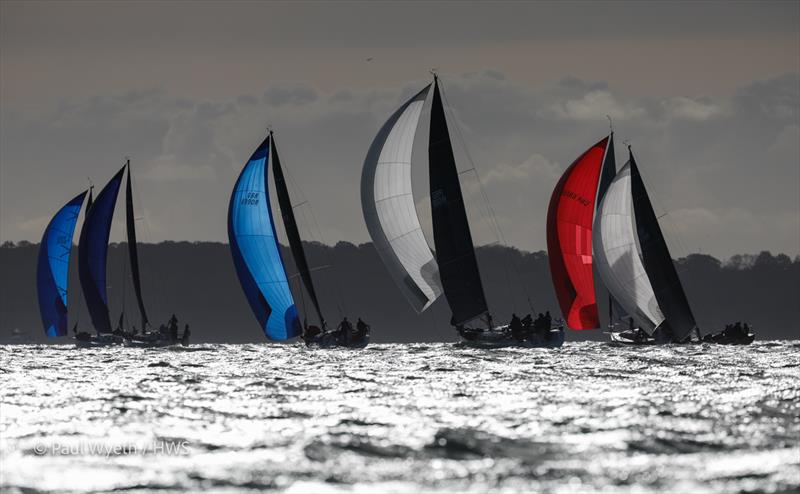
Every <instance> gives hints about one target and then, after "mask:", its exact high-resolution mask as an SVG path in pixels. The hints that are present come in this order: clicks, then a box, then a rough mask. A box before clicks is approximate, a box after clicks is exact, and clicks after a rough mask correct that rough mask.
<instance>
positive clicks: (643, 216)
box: [629, 153, 697, 341]
mask: <svg viewBox="0 0 800 494" xmlns="http://www.w3.org/2000/svg"><path fill="white" fill-rule="evenodd" d="M629 163H630V169H631V195H632V197H633V211H634V218H635V220H636V221H635V224H636V231H637V234H638V238H639V248H640V249H641V253H642V262H643V264H644V268H645V270H646V271H647V275H648V277H649V278H650V282H651V283H652V285H653V289H654V291H655V295H656V298H657V299H658V305H659V307H661V310H662V312H663V313H664V317H665V318H666V320H667V325H668V328H669V329H670V330H671V332H672V337H673V338H674V339H675V340H678V341H680V340H683V339H684V338H686V337H687V336H689V334H690V333H691V332H692V331H693V330H694V329H695V327H696V326H697V323H696V322H695V319H694V315H693V314H692V309H691V308H690V307H689V302H688V300H687V299H686V293H684V291H683V285H681V280H680V279H679V278H678V272H677V271H675V265H674V264H673V263H672V256H670V253H669V249H668V248H667V243H666V241H665V240H664V234H663V233H662V232H661V228H660V227H659V226H658V219H657V218H656V214H655V212H654V211H653V205H652V204H651V203H650V198H649V197H648V195H647V190H646V189H645V187H644V182H643V181H642V177H641V175H640V174H639V169H638V168H637V166H636V160H635V159H634V157H633V153H631V154H630V161H629ZM665 329H666V328H665Z"/></svg>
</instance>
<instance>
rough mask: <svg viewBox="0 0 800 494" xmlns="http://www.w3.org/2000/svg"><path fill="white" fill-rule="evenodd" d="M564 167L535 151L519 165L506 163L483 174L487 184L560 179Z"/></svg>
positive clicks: (484, 181)
mask: <svg viewBox="0 0 800 494" xmlns="http://www.w3.org/2000/svg"><path fill="white" fill-rule="evenodd" d="M563 171H564V168H563V167H562V166H561V165H560V164H559V163H556V162H554V161H551V160H549V159H547V158H546V157H544V156H542V155H541V154H538V153H534V154H532V155H531V156H530V157H529V158H528V159H526V160H525V161H523V162H522V163H519V164H517V165H509V164H506V163H502V164H499V165H497V166H495V167H493V168H491V169H490V170H489V171H488V172H487V173H485V174H484V176H483V183H484V184H485V185H492V184H502V183H507V182H517V183H519V182H520V181H522V182H527V181H530V180H534V179H537V178H538V179H545V180H548V179H550V180H552V179H555V180H558V178H559V177H560V176H561V173H563Z"/></svg>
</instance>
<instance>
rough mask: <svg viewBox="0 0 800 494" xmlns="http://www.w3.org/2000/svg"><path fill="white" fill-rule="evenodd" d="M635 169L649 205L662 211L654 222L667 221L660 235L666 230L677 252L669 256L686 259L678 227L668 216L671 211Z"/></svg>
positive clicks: (686, 251) (672, 218) (687, 253)
mask: <svg viewBox="0 0 800 494" xmlns="http://www.w3.org/2000/svg"><path fill="white" fill-rule="evenodd" d="M637 169H638V170H639V177H640V178H641V179H642V182H643V183H644V184H645V188H646V189H647V190H648V191H649V192H648V194H647V195H648V196H649V197H650V201H651V203H655V205H656V206H657V207H658V209H659V210H660V211H663V213H662V214H661V215H660V216H656V220H659V219H661V218H663V217H665V216H666V217H667V221H665V222H664V227H666V228H662V234H663V233H664V231H665V230H666V232H667V233H668V234H669V239H670V240H672V242H673V243H674V244H675V245H674V247H675V248H676V249H675V250H677V252H675V253H673V252H670V255H671V256H672V255H675V254H677V257H676V259H678V258H681V257H687V256H688V255H689V251H688V249H687V244H686V242H684V240H683V238H682V236H681V235H680V234H679V233H678V231H679V230H678V226H677V224H676V223H675V222H674V221H673V220H674V216H673V215H670V212H671V211H669V209H667V208H666V207H665V206H664V204H663V203H662V202H661V201H660V200H659V198H658V196H656V195H654V194H653V191H654V189H653V188H652V186H651V183H650V181H649V180H647V179H646V177H645V175H644V173H642V169H641V168H640V167H638V166H637ZM659 228H661V225H660V224H659ZM664 242H667V236H666V235H665V236H664ZM667 248H669V243H667Z"/></svg>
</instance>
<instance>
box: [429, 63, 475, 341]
mask: <svg viewBox="0 0 800 494" xmlns="http://www.w3.org/2000/svg"><path fill="white" fill-rule="evenodd" d="M428 161H429V164H428V166H429V174H430V194H431V196H430V197H431V215H432V218H433V239H434V245H435V247H436V261H437V262H438V264H439V275H440V278H441V281H442V287H443V289H444V294H445V297H446V298H447V302H448V303H449V304H450V309H451V310H452V312H453V317H452V319H451V322H452V323H454V324H456V325H460V324H463V323H465V322H467V321H469V320H472V319H475V318H476V317H478V316H481V315H484V314H487V315H488V312H489V309H488V307H487V304H486V296H485V295H484V291H483V283H481V276H480V271H479V269H478V261H477V259H476V258H475V246H474V245H473V243H472V234H471V233H470V229H469V221H468V219H467V211H466V209H465V207H464V197H463V195H462V193H461V184H460V183H459V180H458V169H457V168H456V161H455V157H454V156H453V146H452V143H451V142H450V133H449V132H448V129H447V119H446V117H445V113H444V107H443V106H442V98H441V95H440V93H439V78H438V77H437V76H436V75H434V83H433V101H432V103H431V123H430V139H429V142H428Z"/></svg>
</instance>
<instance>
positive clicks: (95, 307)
mask: <svg viewBox="0 0 800 494" xmlns="http://www.w3.org/2000/svg"><path fill="white" fill-rule="evenodd" d="M126 169H127V170H128V175H127V183H126V199H125V217H126V229H127V240H128V253H129V262H130V268H131V280H132V283H133V288H134V293H135V295H136V301H137V305H138V308H139V314H140V316H141V326H140V329H141V331H142V332H141V333H137V331H136V328H135V327H131V328H125V327H124V322H125V317H124V307H123V313H122V314H120V317H119V323H118V325H117V328H114V329H112V327H111V317H110V312H109V307H108V293H107V289H106V286H107V282H106V281H107V280H106V272H107V260H108V240H109V236H110V233H111V222H112V220H113V217H114V209H115V207H116V203H117V197H118V195H119V189H120V186H121V185H122V178H123V175H124V174H125V170H126ZM78 277H79V279H80V283H81V288H82V291H83V295H84V299H85V301H86V307H87V309H88V310H89V316H90V318H91V321H92V326H93V327H94V329H95V331H96V334H95V335H92V334H90V333H89V332H87V331H81V332H77V331H76V329H77V323H76V327H75V328H73V331H76V334H75V343H76V345H78V346H82V347H94V346H109V345H121V344H131V343H135V346H166V345H171V344H177V343H181V341H179V340H177V339H175V340H173V339H171V338H170V337H169V335H168V334H167V333H166V332H160V331H159V332H156V331H151V330H150V323H149V320H148V318H147V312H146V311H145V306H144V301H143V298H142V289H141V276H140V272H139V257H138V249H137V241H136V225H135V220H134V212H133V194H132V186H131V171H130V161H127V162H126V164H125V166H123V167H122V168H120V170H119V171H118V172H117V173H116V174H115V175H114V176H113V177H112V178H111V180H110V181H109V182H108V184H106V186H105V187H103V190H101V191H100V193H99V194H98V195H97V197H96V198H95V199H94V201H92V195H91V191H90V193H89V200H88V201H87V207H86V216H85V218H84V222H83V226H82V228H81V234H80V240H79V242H78ZM123 283H124V280H123ZM183 343H184V344H188V334H187V336H186V337H185V338H184V339H183Z"/></svg>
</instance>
